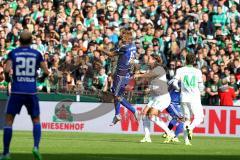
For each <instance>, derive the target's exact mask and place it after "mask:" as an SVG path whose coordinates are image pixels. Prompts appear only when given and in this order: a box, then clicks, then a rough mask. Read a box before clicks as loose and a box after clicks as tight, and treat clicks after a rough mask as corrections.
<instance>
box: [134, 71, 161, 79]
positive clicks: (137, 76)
mask: <svg viewBox="0 0 240 160" xmlns="http://www.w3.org/2000/svg"><path fill="white" fill-rule="evenodd" d="M155 76H156V75H155V74H153V73H152V72H149V73H144V74H135V75H134V77H135V78H154V77H155Z"/></svg>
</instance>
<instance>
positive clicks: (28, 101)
mask: <svg viewBox="0 0 240 160" xmlns="http://www.w3.org/2000/svg"><path fill="white" fill-rule="evenodd" d="M23 105H24V106H25V107H26V108H27V111H28V114H29V115H30V116H31V117H37V116H39V114H40V109H39V100H38V97H37V95H23V94H11V95H10V96H9V98H8V102H7V110H6V113H7V114H11V115H16V114H19V113H20V111H21V109H22V106H23Z"/></svg>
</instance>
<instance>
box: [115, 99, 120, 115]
mask: <svg viewBox="0 0 240 160" xmlns="http://www.w3.org/2000/svg"><path fill="white" fill-rule="evenodd" d="M114 105H115V115H119V114H120V102H119V101H118V100H114Z"/></svg>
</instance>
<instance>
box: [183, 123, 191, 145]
mask: <svg viewBox="0 0 240 160" xmlns="http://www.w3.org/2000/svg"><path fill="white" fill-rule="evenodd" d="M189 124H190V121H189V120H186V121H185V122H184V126H183V138H184V141H185V143H188V142H189V139H188V134H187V129H186V126H189Z"/></svg>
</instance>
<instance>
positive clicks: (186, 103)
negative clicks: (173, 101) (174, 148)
mask: <svg viewBox="0 0 240 160" xmlns="http://www.w3.org/2000/svg"><path fill="white" fill-rule="evenodd" d="M195 61H196V56H195V55H194V54H191V53H189V54H188V55H187V57H186V63H187V65H186V66H184V67H181V68H179V69H177V71H176V75H175V81H174V86H175V87H176V88H177V89H180V90H181V108H182V112H183V114H184V117H185V122H184V141H185V144H186V145H191V143H190V141H189V140H192V131H193V129H194V128H195V127H196V126H198V125H199V124H200V123H201V122H202V121H203V117H204V114H203V107H202V104H201V91H202V90H203V89H204V85H203V80H202V72H201V71H200V70H199V69H197V68H195V67H194V66H193V65H194V63H195ZM179 81H180V83H181V87H180V88H179V85H178V82H179ZM192 114H193V116H194V119H193V121H192V122H191V121H190V118H191V115H192Z"/></svg>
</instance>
